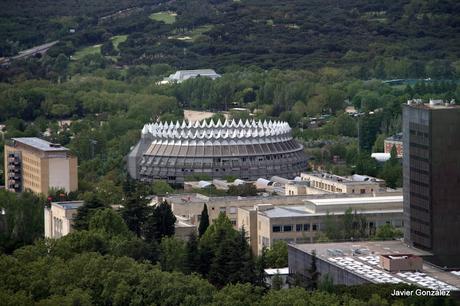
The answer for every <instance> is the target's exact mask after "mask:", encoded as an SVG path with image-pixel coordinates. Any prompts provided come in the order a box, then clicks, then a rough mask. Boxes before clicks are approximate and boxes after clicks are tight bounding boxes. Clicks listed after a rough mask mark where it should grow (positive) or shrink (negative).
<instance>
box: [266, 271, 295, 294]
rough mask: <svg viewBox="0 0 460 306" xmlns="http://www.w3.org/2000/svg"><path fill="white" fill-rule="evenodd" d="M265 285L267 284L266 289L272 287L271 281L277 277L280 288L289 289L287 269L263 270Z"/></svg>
mask: <svg viewBox="0 0 460 306" xmlns="http://www.w3.org/2000/svg"><path fill="white" fill-rule="evenodd" d="M264 272H265V284H267V286H268V287H270V288H271V287H272V286H273V279H274V278H275V277H279V278H280V280H281V283H280V285H281V288H283V289H286V288H289V284H288V282H287V281H288V276H289V268H288V267H286V268H279V269H265V270H264Z"/></svg>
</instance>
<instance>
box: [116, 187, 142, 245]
mask: <svg viewBox="0 0 460 306" xmlns="http://www.w3.org/2000/svg"><path fill="white" fill-rule="evenodd" d="M147 204H148V200H147V199H146V198H145V197H143V196H141V195H140V194H138V193H137V192H134V193H127V194H126V195H125V200H124V203H123V208H122V210H121V216H122V217H123V220H125V222H126V225H127V226H128V228H129V229H130V230H131V231H132V232H133V233H135V234H136V236H137V237H141V236H142V228H143V226H144V224H145V222H146V221H147V216H148V212H149V207H148V206H147Z"/></svg>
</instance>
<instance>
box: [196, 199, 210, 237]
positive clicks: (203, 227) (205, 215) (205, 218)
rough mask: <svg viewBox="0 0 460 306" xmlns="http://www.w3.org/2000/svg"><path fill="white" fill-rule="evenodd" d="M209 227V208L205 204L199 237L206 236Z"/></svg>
mask: <svg viewBox="0 0 460 306" xmlns="http://www.w3.org/2000/svg"><path fill="white" fill-rule="evenodd" d="M208 227H209V215H208V207H207V206H206V204H204V206H203V211H202V212H201V220H200V226H199V227H198V235H199V237H201V236H203V235H204V233H205V232H206V230H207V229H208Z"/></svg>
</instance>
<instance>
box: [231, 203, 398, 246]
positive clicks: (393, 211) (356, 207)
mask: <svg viewBox="0 0 460 306" xmlns="http://www.w3.org/2000/svg"><path fill="white" fill-rule="evenodd" d="M328 196H329V198H318V199H305V198H304V199H303V200H302V203H301V204H297V205H295V204H293V205H273V204H270V201H266V202H265V203H261V204H255V203H254V204H253V205H252V206H251V207H248V206H240V207H239V208H238V214H237V217H238V219H237V225H238V228H243V227H244V229H245V230H246V231H247V233H248V237H249V243H250V245H251V248H252V250H253V252H254V254H260V253H261V251H262V249H263V248H264V247H267V248H270V247H271V246H272V245H273V243H274V242H275V241H277V240H283V241H286V242H294V243H313V242H315V241H316V239H317V238H318V234H319V233H320V232H321V231H323V230H325V221H326V218H327V217H328V216H330V215H333V216H341V215H344V214H345V213H346V212H347V210H349V209H352V211H353V212H356V213H358V214H360V215H363V216H364V217H365V220H366V223H367V226H366V228H367V230H368V231H369V233H373V232H374V231H375V229H376V228H378V227H379V226H381V225H384V224H387V223H390V224H392V225H393V226H394V227H396V228H401V227H402V226H403V197H402V196H401V195H397V196H380V197H346V198H343V197H342V198H337V197H336V198H331V197H330V195H328ZM292 198H298V197H292Z"/></svg>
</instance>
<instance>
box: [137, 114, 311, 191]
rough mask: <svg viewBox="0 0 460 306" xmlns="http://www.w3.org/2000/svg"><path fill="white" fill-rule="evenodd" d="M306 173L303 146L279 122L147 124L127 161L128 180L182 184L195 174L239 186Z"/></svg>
mask: <svg viewBox="0 0 460 306" xmlns="http://www.w3.org/2000/svg"><path fill="white" fill-rule="evenodd" d="M306 167H307V157H306V155H305V153H304V150H303V146H302V145H300V144H299V143H297V142H296V141H295V140H294V138H293V137H292V134H291V128H290V127H289V124H288V123H287V122H281V121H275V122H272V121H269V122H267V121H263V122H262V121H249V120H246V122H243V121H241V120H240V121H239V122H236V121H234V120H232V121H225V122H224V123H222V122H221V121H220V120H218V121H217V122H214V121H212V120H211V121H210V122H208V123H207V122H205V121H203V122H202V123H200V122H195V123H194V124H192V123H190V122H189V123H187V122H185V121H183V122H182V123H179V122H176V123H172V122H170V123H154V124H146V125H145V126H144V128H143V129H142V135H141V139H140V141H139V142H138V144H137V145H136V146H135V147H134V148H133V150H132V151H131V152H130V153H129V155H128V171H129V174H130V175H131V177H132V178H134V179H139V180H141V181H146V182H151V181H154V180H165V181H167V182H168V183H171V184H183V183H184V181H185V180H186V179H188V178H189V177H190V176H193V175H196V174H204V175H206V176H209V177H211V178H212V179H216V178H217V179H222V178H225V177H228V176H234V177H238V178H240V179H242V180H256V179H258V178H260V177H265V178H268V177H271V176H273V175H282V176H286V177H291V178H292V177H295V176H296V175H298V174H299V173H300V172H301V171H302V170H304V169H305V168H306Z"/></svg>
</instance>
